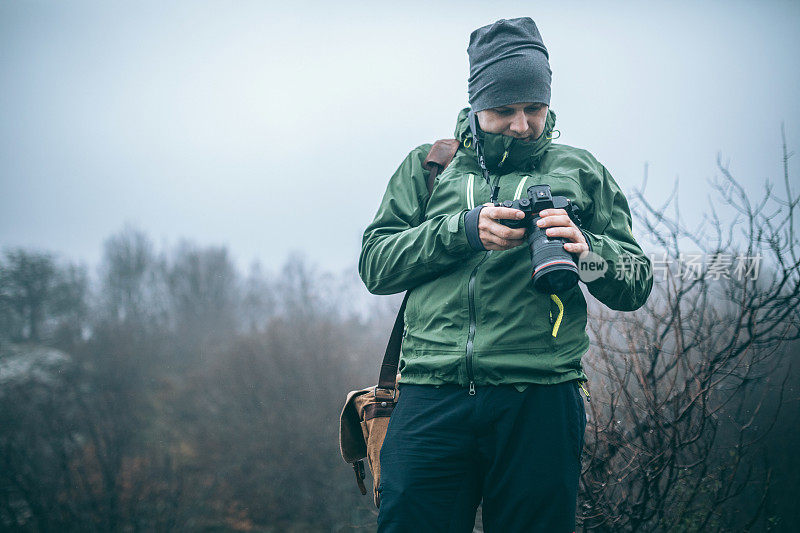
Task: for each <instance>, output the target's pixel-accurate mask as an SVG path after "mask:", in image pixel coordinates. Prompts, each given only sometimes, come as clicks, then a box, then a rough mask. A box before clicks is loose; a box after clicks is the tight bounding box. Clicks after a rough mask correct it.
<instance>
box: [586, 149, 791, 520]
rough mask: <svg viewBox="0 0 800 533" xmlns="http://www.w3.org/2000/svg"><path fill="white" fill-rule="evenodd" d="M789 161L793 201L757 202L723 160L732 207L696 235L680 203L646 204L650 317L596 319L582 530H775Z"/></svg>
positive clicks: (726, 201)
mask: <svg viewBox="0 0 800 533" xmlns="http://www.w3.org/2000/svg"><path fill="white" fill-rule="evenodd" d="M790 155H791V154H788V153H787V151H786V145H785V141H784V176H783V178H784V179H783V181H784V183H783V189H784V190H783V191H782V193H781V194H778V193H777V192H776V191H775V190H774V188H773V187H772V186H771V185H770V184H769V183H767V184H766V188H765V191H764V194H763V195H760V196H759V197H758V198H754V197H753V196H752V195H751V194H750V193H749V192H748V191H746V190H745V189H744V187H742V185H741V184H740V183H739V182H738V181H737V180H736V179H735V178H734V176H733V175H732V173H731V172H730V170H729V167H728V166H727V165H726V164H725V163H723V162H722V161H721V160H720V159H719V158H718V161H717V164H718V168H719V172H720V177H719V179H718V180H717V181H715V182H714V184H713V185H714V188H715V190H716V193H717V196H718V200H719V202H718V205H720V206H722V207H717V206H715V205H714V204H712V205H711V206H710V209H709V214H708V215H707V217H706V219H705V221H704V223H703V225H702V226H701V227H699V228H697V227H691V226H689V225H687V223H686V222H685V221H684V219H683V218H682V217H681V214H680V211H679V209H678V206H677V205H676V200H675V198H674V196H673V197H671V198H670V199H669V200H668V201H667V203H665V204H664V205H663V206H660V207H657V206H653V205H652V204H651V203H649V202H648V201H647V199H646V198H645V195H644V193H643V192H642V191H639V192H638V193H637V194H636V195H635V198H636V200H637V201H638V204H639V208H638V209H637V213H638V218H639V219H640V220H642V221H643V223H644V231H643V232H644V233H645V234H646V235H649V236H650V237H651V238H652V239H653V241H654V242H655V244H656V245H657V246H659V247H660V248H661V249H662V250H663V252H659V253H658V254H655V255H654V256H653V261H654V272H655V274H654V275H655V276H656V279H655V280H654V281H655V283H654V290H653V294H652V296H651V298H650V300H649V302H648V303H647V305H646V306H645V307H644V308H642V309H641V310H639V311H638V312H636V313H633V314H628V315H623V316H619V315H613V314H611V313H608V312H605V311H604V310H603V309H600V308H599V306H595V307H597V308H596V309H593V313H592V314H593V319H592V320H591V321H590V327H591V332H592V336H593V341H594V343H593V344H594V347H593V349H592V350H591V351H590V354H589V356H587V359H586V362H587V364H588V366H589V368H590V369H591V370H590V372H589V373H590V375H592V376H594V379H593V382H592V386H591V392H592V400H591V403H590V406H591V409H590V410H589V412H590V421H589V425H588V427H587V432H586V437H587V445H586V448H585V450H586V452H587V453H586V459H585V461H584V469H583V476H582V491H581V495H580V499H579V502H580V504H581V506H580V508H579V522H580V523H582V525H583V528H584V530H586V531H701V530H702V531H723V530H724V531H727V530H730V529H735V530H742V531H749V530H752V529H758V528H761V529H763V528H766V527H768V526H769V518H770V517H767V516H765V513H764V508H765V502H766V501H767V499H768V497H769V494H770V486H771V483H772V480H773V478H774V476H775V472H774V470H773V468H772V465H770V464H769V462H768V461H767V460H766V459H765V456H764V455H763V454H760V452H759V450H761V448H760V447H759V443H760V442H762V441H763V439H764V438H765V436H767V435H768V434H769V431H770V430H771V429H772V427H773V426H774V425H775V423H776V420H777V416H778V413H779V410H780V407H781V405H782V404H783V403H785V401H786V395H785V394H786V391H787V379H788V377H789V373H788V372H787V370H786V365H785V364H784V363H785V362H786V361H785V359H784V356H785V355H787V354H788V353H789V350H790V349H791V346H792V344H791V343H792V342H793V341H796V340H797V339H798V338H800V243H799V242H798V237H797V233H796V227H795V225H796V216H797V213H796V211H797V205H798V197H797V196H795V193H794V192H793V191H792V190H791V183H790V180H789V170H788V163H789V156H790ZM670 208H673V209H674V214H668V213H669V210H670ZM687 248H688V249H691V250H697V253H688V252H687ZM698 257H699V261H698V259H697V258H698ZM698 263H699V267H698Z"/></svg>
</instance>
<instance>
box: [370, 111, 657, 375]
mask: <svg viewBox="0 0 800 533" xmlns="http://www.w3.org/2000/svg"><path fill="white" fill-rule="evenodd" d="M468 112H469V109H468V108H467V109H464V110H462V111H461V112H460V113H459V116H458V121H457V125H456V131H455V136H456V138H457V139H458V140H459V141H461V145H460V147H459V150H458V152H457V153H456V156H455V158H454V159H453V161H452V162H451V163H450V165H448V167H447V168H446V169H445V170H444V171H443V172H442V173H441V174H440V175H439V176H437V178H436V181H435V184H434V188H433V192H432V193H431V194H430V197H429V195H428V188H427V178H428V172H427V171H425V170H423V168H422V163H423V161H424V160H425V157H426V156H427V153H428V151H429V150H430V147H431V145H430V144H425V145H422V146H419V147H417V148H415V149H414V150H412V151H411V153H409V154H408V156H407V157H406V158H405V160H404V161H403V162H402V164H401V165H400V167H399V168H398V169H397V171H396V172H395V173H394V175H393V176H392V178H391V180H390V181H389V185H388V187H387V189H386V193H385V194H384V196H383V201H382V202H381V205H380V208H379V209H378V213H377V214H376V215H375V219H374V220H373V221H372V223H371V224H370V225H369V226H368V227H367V229H366V231H365V232H364V238H363V242H362V249H361V257H360V260H359V274H360V275H361V279H362V280H363V281H364V283H365V284H366V286H367V289H369V291H370V292H372V293H374V294H393V293H397V292H401V291H405V290H410V291H411V294H410V296H409V299H408V304H407V307H406V311H405V326H406V330H405V333H404V337H403V344H402V355H401V358H400V366H399V370H400V372H401V373H402V376H403V377H402V381H403V383H416V384H425V385H441V384H447V383H456V384H459V385H462V386H465V387H466V386H470V387H474V386H481V385H500V384H515V385H521V384H526V383H539V384H555V383H561V382H564V381H568V380H573V379H580V380H585V379H586V376H585V374H584V372H583V367H582V365H581V357H582V356H583V354H584V353H585V352H586V350H587V349H588V347H589V337H588V335H587V334H586V300H585V299H584V296H583V293H582V292H581V289H580V287H578V286H577V285H576V286H575V287H573V288H572V289H569V290H567V291H564V292H563V293H561V294H553V295H548V294H542V293H539V292H537V291H536V290H535V289H534V288H533V282H532V281H531V260H530V253H529V251H528V247H527V246H518V247H516V248H513V249H511V250H506V251H482V252H478V251H475V250H473V249H472V248H471V247H470V245H469V243H468V241H467V237H466V233H465V230H464V215H465V213H466V212H467V211H469V210H470V209H472V208H473V207H475V206H476V205H481V204H483V203H486V202H488V201H489V200H490V197H491V189H490V186H489V185H488V184H487V183H486V181H485V180H484V179H483V175H482V173H481V169H480V166H479V165H478V161H477V157H476V155H475V150H474V145H473V142H474V141H473V140H472V138H471V137H472V135H471V133H470V129H469V123H468V118H467V116H468ZM554 127H555V114H554V113H553V111H552V110H551V111H549V113H548V117H547V121H546V125H545V129H544V132H543V133H542V135H541V136H540V137H539V139H538V140H536V141H534V142H530V143H524V142H521V141H518V140H515V139H514V138H513V137H509V136H504V135H498V134H488V133H482V134H480V135H481V139H482V142H483V146H484V155H485V160H486V165H487V168H488V169H489V171H490V177H491V180H492V181H493V182H494V181H499V185H500V194H499V197H498V199H499V201H501V202H502V201H504V200H513V199H515V198H521V197H523V196H525V197H527V196H526V191H527V188H528V187H530V186H531V185H540V184H547V185H550V187H551V189H552V193H553V195H554V196H555V195H561V196H565V197H567V198H569V199H571V200H572V201H573V203H575V204H576V205H577V207H578V209H579V214H580V219H581V229H582V230H583V232H584V235H585V236H586V238H587V241H588V243H589V245H590V247H591V250H592V251H593V252H594V253H596V254H599V255H600V256H601V257H602V258H603V259H604V260H605V261H606V263H607V264H608V270H607V271H606V272H605V274H604V276H603V277H601V278H600V279H597V280H595V281H591V282H589V283H587V284H586V286H587V288H588V290H589V292H590V293H591V294H592V295H593V296H595V297H596V298H597V299H598V300H600V301H601V302H603V303H604V304H605V305H607V306H608V307H610V308H611V309H615V310H620V311H632V310H635V309H637V308H639V307H641V306H642V305H643V304H644V303H645V301H646V300H647V297H648V296H649V294H650V289H651V288H652V275H651V265H650V261H649V259H648V258H647V257H646V256H645V255H644V253H643V252H642V249H641V248H640V247H639V245H638V244H637V242H636V240H635V239H634V238H633V235H632V233H631V215H630V210H629V208H628V202H627V200H626V199H625V196H624V194H623V193H622V191H621V190H620V188H619V185H617V183H616V182H615V181H614V179H613V178H612V177H611V175H610V174H609V172H608V171H607V170H606V168H605V167H604V166H603V165H601V164H600V163H598V162H597V160H596V159H595V158H594V157H593V156H592V155H591V154H590V153H589V152H587V151H586V150H581V149H578V148H573V147H571V146H566V145H562V144H554V143H552V142H551V137H552V131H553V128H554ZM634 267H635V268H634Z"/></svg>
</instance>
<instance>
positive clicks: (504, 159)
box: [497, 150, 508, 168]
mask: <svg viewBox="0 0 800 533" xmlns="http://www.w3.org/2000/svg"><path fill="white" fill-rule="evenodd" d="M506 157H508V150H506V151H505V152H503V159H501V160H500V163H498V164H497V168H500V167H502V166H503V163H505V162H506Z"/></svg>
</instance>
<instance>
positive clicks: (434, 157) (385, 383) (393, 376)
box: [375, 139, 459, 400]
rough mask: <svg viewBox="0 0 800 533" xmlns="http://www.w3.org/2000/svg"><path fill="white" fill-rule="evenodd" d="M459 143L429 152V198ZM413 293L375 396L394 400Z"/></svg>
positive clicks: (385, 359)
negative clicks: (380, 395)
mask: <svg viewBox="0 0 800 533" xmlns="http://www.w3.org/2000/svg"><path fill="white" fill-rule="evenodd" d="M458 146H459V142H458V140H456V139H440V140H438V141H436V142H435V143H433V146H432V147H431V149H430V152H428V156H427V157H426V158H425V161H424V162H423V163H422V168H424V169H425V170H428V171H430V174H429V175H428V197H430V195H431V193H432V192H433V184H434V182H435V181H436V176H438V175H439V173H440V172H442V171H443V170H444V169H445V168H447V165H449V164H450V161H452V160H453V157H455V155H456V151H458ZM410 293H411V291H410V290H409V291H406V294H405V296H404V297H403V303H402V304H400V310H399V311H397V318H395V319H394V326H393V327H392V334H391V335H390V336H389V343H388V344H387V345H386V352H385V353H384V354H383V363H381V372H380V375H379V376H378V385H377V386H376V387H375V396H376V397H378V396H379V394H384V395H386V396H385V397H389V398H391V399H392V400H394V397H395V388H396V387H397V365H398V364H399V362H400V347H401V345H402V343H403V330H404V329H405V322H404V319H403V315H404V314H405V311H406V303H407V302H408V295H409V294H410Z"/></svg>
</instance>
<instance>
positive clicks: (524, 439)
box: [378, 381, 586, 533]
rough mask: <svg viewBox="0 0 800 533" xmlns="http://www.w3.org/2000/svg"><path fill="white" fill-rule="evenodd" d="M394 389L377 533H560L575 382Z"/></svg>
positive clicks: (575, 439) (575, 424)
mask: <svg viewBox="0 0 800 533" xmlns="http://www.w3.org/2000/svg"><path fill="white" fill-rule="evenodd" d="M476 392H477V393H476V394H475V395H474V396H470V395H469V394H468V392H467V389H465V388H462V387H459V386H456V385H442V386H441V387H438V388H437V387H433V386H428V385H408V384H401V385H400V398H399V401H398V404H397V406H396V407H395V409H394V412H393V413H392V418H391V420H390V422H389V429H388V430H387V433H386V440H385V441H384V443H383V448H382V449H381V486H380V489H379V490H380V493H381V506H380V511H379V514H378V531H379V532H398V531H400V532H412V533H426V532H428V531H447V532H471V531H472V529H473V526H474V524H475V513H476V510H477V507H478V504H479V503H480V501H481V498H482V499H483V526H484V530H485V531H486V532H487V533H494V532H497V533H499V532H511V533H513V532H536V531H544V532H548V533H560V532H564V533H570V532H572V531H574V529H575V505H576V501H577V495H578V479H579V477H580V454H581V449H582V448H583V435H584V430H585V428H586V411H585V410H584V405H583V398H582V397H581V395H580V392H579V390H578V385H577V382H576V381H569V382H566V383H560V384H558V385H529V386H528V388H527V389H526V390H525V391H523V392H519V391H517V390H516V389H515V388H514V387H513V386H499V387H478V388H477V391H476Z"/></svg>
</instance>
